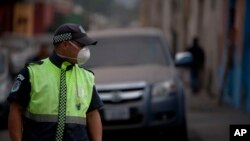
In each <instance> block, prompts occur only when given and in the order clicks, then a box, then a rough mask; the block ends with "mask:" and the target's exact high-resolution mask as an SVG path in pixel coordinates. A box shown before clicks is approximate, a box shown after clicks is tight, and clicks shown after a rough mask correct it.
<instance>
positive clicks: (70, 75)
mask: <svg viewBox="0 0 250 141" xmlns="http://www.w3.org/2000/svg"><path fill="white" fill-rule="evenodd" d="M65 63H66V64H67V62H64V64H65ZM68 65H69V63H68ZM28 69H29V75H30V82H31V93H30V102H29V105H28V108H27V112H26V116H27V118H30V119H33V120H35V121H39V119H40V120H41V119H43V120H42V121H43V122H46V119H47V120H48V122H54V120H52V121H51V119H53V118H44V115H46V116H45V117H54V116H55V117H57V114H58V102H59V92H60V88H59V87H60V68H58V67H56V66H55V65H54V64H52V63H51V61H50V60H49V59H48V58H47V59H45V60H43V64H40V65H39V64H31V65H29V66H28ZM66 85H67V105H66V116H67V118H68V121H70V122H73V123H74V121H75V122H76V123H82V122H78V121H81V120H72V119H78V118H79V119H82V120H85V118H86V112H87V109H88V107H89V104H90V102H91V98H92V90H93V86H94V75H93V74H92V73H90V72H89V71H86V70H84V69H82V68H79V67H78V65H74V66H73V67H72V69H70V70H68V71H67V72H66ZM27 113H29V114H27ZM31 115H32V116H31ZM38 117H41V118H38ZM73 117H74V118H73Z"/></svg>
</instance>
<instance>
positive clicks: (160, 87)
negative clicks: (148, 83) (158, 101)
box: [152, 81, 176, 97]
mask: <svg viewBox="0 0 250 141" xmlns="http://www.w3.org/2000/svg"><path fill="white" fill-rule="evenodd" d="M175 91H176V85H175V83H174V82H173V81H164V82H161V83H157V84H155V85H154V87H153V90H152V95H153V97H158V96H166V95H167V94H169V93H172V92H175Z"/></svg>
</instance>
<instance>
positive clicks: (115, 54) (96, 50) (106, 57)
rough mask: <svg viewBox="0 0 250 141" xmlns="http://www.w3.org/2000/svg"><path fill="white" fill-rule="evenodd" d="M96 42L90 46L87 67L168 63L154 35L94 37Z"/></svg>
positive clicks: (158, 40)
mask: <svg viewBox="0 0 250 141" xmlns="http://www.w3.org/2000/svg"><path fill="white" fill-rule="evenodd" d="M96 39H97V40H98V44H97V45H96V46H93V47H90V51H91V54H92V56H91V58H90V60H89V61H88V62H87V64H86V66H88V67H92V68H93V67H103V66H131V65H147V64H157V65H169V64H170V62H169V60H167V59H166V58H169V57H166V53H165V49H164V47H163V43H162V42H161V40H160V38H158V37H156V36H125V37H120V36H118V37H109V38H108V37H103V38H96Z"/></svg>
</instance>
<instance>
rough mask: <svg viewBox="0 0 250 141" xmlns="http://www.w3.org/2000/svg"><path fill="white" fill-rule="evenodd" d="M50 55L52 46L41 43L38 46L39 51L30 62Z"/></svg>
mask: <svg viewBox="0 0 250 141" xmlns="http://www.w3.org/2000/svg"><path fill="white" fill-rule="evenodd" d="M49 55H50V47H49V45H48V44H45V43H43V44H41V45H40V46H39V48H38V52H37V53H36V54H35V56H34V57H32V58H31V59H30V60H29V62H35V61H39V60H42V59H45V58H47V57H48V56H49Z"/></svg>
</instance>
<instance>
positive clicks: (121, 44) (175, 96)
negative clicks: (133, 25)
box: [85, 28, 187, 141]
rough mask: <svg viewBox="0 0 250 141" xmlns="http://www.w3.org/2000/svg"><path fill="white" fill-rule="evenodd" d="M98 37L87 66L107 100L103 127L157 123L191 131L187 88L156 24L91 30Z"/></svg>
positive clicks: (142, 126)
mask: <svg viewBox="0 0 250 141" xmlns="http://www.w3.org/2000/svg"><path fill="white" fill-rule="evenodd" d="M89 36H91V37H93V38H95V39H96V40H98V44H97V46H95V47H90V50H91V54H93V56H92V57H91V58H90V60H89V61H88V63H87V64H86V65H85V67H86V68H90V69H91V70H92V71H93V72H94V74H95V76H96V87H97V90H98V92H99V94H100V97H101V99H102V100H103V102H104V104H105V105H104V108H103V110H102V111H101V117H102V122H103V125H104V131H114V130H127V129H128V130H132V129H139V130H140V129H147V130H149V131H155V129H159V130H165V129H170V131H176V132H175V133H177V135H178V136H176V137H177V138H178V137H180V138H181V139H182V141H183V140H185V139H186V137H187V130H186V110H185V95H184V88H183V85H182V82H181V79H180V78H179V75H178V73H177V70H176V68H175V63H174V59H173V58H172V56H171V53H170V49H169V46H168V45H167V42H166V40H165V38H164V37H163V34H162V33H161V31H159V30H157V29H151V28H150V29H149V28H147V29H116V30H104V31H95V32H89Z"/></svg>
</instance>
